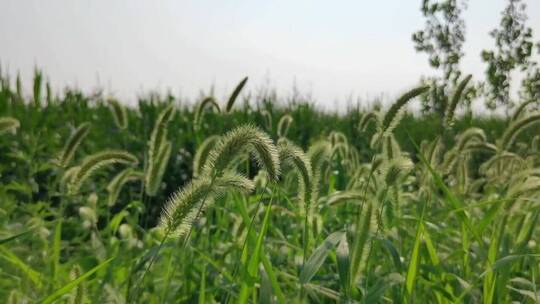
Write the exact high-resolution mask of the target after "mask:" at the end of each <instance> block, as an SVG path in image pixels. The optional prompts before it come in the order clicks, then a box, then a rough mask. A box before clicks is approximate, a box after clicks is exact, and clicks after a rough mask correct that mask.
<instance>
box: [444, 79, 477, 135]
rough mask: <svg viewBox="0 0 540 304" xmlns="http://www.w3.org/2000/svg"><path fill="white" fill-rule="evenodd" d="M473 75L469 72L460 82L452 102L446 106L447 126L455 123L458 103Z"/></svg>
mask: <svg viewBox="0 0 540 304" xmlns="http://www.w3.org/2000/svg"><path fill="white" fill-rule="evenodd" d="M471 78H472V75H471V74H469V75H467V76H466V77H465V78H463V80H462V81H461V82H460V83H459V84H458V86H457V88H456V91H455V92H454V94H453V95H452V98H451V99H450V103H449V104H448V106H447V107H446V111H445V115H444V125H445V126H447V127H450V126H452V125H453V123H454V117H455V112H456V109H457V106H458V103H459V102H460V101H461V96H462V95H463V92H464V91H465V87H467V84H468V83H469V81H470V80H471Z"/></svg>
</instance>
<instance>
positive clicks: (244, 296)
mask: <svg viewBox="0 0 540 304" xmlns="http://www.w3.org/2000/svg"><path fill="white" fill-rule="evenodd" d="M271 211H272V204H268V206H267V207H266V212H265V214H264V220H263V224H262V228H261V231H260V232H259V236H258V237H257V243H256V244H255V248H253V251H252V252H253V254H252V256H251V258H250V259H249V262H248V266H247V274H246V273H244V275H243V278H242V286H241V288H240V293H239V295H238V303H247V301H248V298H249V294H250V293H251V290H252V288H253V285H254V284H255V279H256V277H257V274H258V270H259V269H258V267H259V260H260V256H261V251H262V246H263V241H264V237H265V235H266V231H267V230H268V223H269V219H270V214H271Z"/></svg>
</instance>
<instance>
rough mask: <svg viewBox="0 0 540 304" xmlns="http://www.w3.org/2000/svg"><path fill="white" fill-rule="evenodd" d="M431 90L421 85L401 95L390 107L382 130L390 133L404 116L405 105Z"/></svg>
mask: <svg viewBox="0 0 540 304" xmlns="http://www.w3.org/2000/svg"><path fill="white" fill-rule="evenodd" d="M428 90H429V86H421V87H418V88H414V89H412V90H410V91H408V92H407V93H405V94H403V95H401V97H399V98H398V100H397V101H396V102H395V103H394V104H393V105H392V106H391V107H390V109H388V111H387V112H386V114H385V115H384V118H383V120H382V123H381V132H382V133H383V134H387V133H390V132H392V131H393V130H394V128H395V127H396V126H397V125H398V124H399V122H400V121H401V118H402V113H403V109H404V107H405V105H406V104H407V103H408V102H409V101H411V100H412V99H413V98H415V97H417V96H419V95H422V94H424V93H425V92H427V91H428Z"/></svg>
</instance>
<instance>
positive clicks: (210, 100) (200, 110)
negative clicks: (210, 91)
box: [194, 97, 221, 130]
mask: <svg viewBox="0 0 540 304" xmlns="http://www.w3.org/2000/svg"><path fill="white" fill-rule="evenodd" d="M208 107H210V108H213V109H215V110H216V111H217V112H218V113H220V112H221V109H220V107H219V105H218V103H217V102H216V100H215V99H214V97H206V98H205V99H203V100H202V101H201V102H200V103H199V105H198V106H197V109H196V111H195V118H194V126H195V129H196V130H198V129H200V128H201V124H202V118H203V115H204V111H205V110H206V108H208Z"/></svg>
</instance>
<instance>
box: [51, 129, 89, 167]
mask: <svg viewBox="0 0 540 304" xmlns="http://www.w3.org/2000/svg"><path fill="white" fill-rule="evenodd" d="M89 132H90V123H88V122H84V123H82V124H80V125H79V127H77V129H75V132H73V134H71V136H70V137H69V139H68V141H67V142H66V145H65V146H64V149H62V152H60V155H59V156H58V159H57V160H56V162H57V163H58V165H60V167H62V168H66V167H67V166H68V165H69V163H70V162H71V160H72V159H73V156H74V155H75V152H77V148H78V147H79V146H80V145H81V143H82V141H83V140H84V138H85V137H86V136H87V135H88V133H89Z"/></svg>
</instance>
